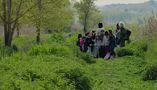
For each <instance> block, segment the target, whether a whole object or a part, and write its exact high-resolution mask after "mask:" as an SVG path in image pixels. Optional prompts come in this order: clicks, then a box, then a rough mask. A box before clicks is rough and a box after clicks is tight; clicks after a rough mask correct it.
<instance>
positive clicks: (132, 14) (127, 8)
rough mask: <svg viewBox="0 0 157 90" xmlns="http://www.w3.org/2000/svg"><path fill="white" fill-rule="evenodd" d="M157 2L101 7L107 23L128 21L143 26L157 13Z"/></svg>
mask: <svg viewBox="0 0 157 90" xmlns="http://www.w3.org/2000/svg"><path fill="white" fill-rule="evenodd" d="M156 8H157V1H148V2H145V3H140V4H112V5H107V6H104V7H101V8H100V9H101V11H102V13H103V17H104V20H105V21H106V22H111V23H112V22H118V21H126V22H128V23H129V22H130V23H139V24H143V22H144V18H145V17H147V16H150V15H152V12H154V13H156V12H157V9H156Z"/></svg>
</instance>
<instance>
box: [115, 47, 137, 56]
mask: <svg viewBox="0 0 157 90" xmlns="http://www.w3.org/2000/svg"><path fill="white" fill-rule="evenodd" d="M116 53H117V56H118V57H123V56H133V55H134V51H133V50H132V49H129V48H117V49H116Z"/></svg>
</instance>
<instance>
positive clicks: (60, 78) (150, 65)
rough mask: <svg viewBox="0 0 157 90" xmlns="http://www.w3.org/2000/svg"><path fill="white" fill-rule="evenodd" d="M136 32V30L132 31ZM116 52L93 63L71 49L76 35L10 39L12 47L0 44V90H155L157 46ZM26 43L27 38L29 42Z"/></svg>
mask: <svg viewBox="0 0 157 90" xmlns="http://www.w3.org/2000/svg"><path fill="white" fill-rule="evenodd" d="M133 28H134V31H133V32H135V31H137V30H136V29H138V28H137V27H133V26H132V29H133ZM138 36H139V34H137V33H133V35H132V37H131V39H132V42H131V44H128V45H127V46H126V47H125V48H117V49H116V52H117V55H118V57H116V58H114V59H111V60H104V59H94V58H93V57H92V56H91V55H89V54H85V53H81V52H80V51H79V49H78V48H77V46H76V40H77V34H76V35H72V36H68V37H67V33H66V34H65V33H52V34H43V35H42V37H41V38H42V40H41V41H42V42H41V44H40V45H37V44H36V42H35V40H34V38H33V36H20V37H15V38H14V40H13V46H12V48H6V47H3V44H2V43H3V40H2V38H1V39H0V43H1V49H0V57H1V58H0V89H1V90H156V89H157V81H156V79H157V73H156V72H157V68H156V64H157V61H156V58H157V56H156V54H157V49H156V48H155V46H156V45H157V44H156V43H155V42H154V41H153V40H152V41H151V42H154V43H152V44H150V43H149V42H148V41H147V39H145V37H143V38H138V39H136V40H135V39H134V38H135V37H138ZM28 38H29V39H28Z"/></svg>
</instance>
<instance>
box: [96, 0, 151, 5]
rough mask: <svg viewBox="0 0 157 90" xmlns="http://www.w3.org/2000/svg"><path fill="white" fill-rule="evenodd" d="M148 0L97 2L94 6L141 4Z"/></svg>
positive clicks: (100, 0)
mask: <svg viewBox="0 0 157 90" xmlns="http://www.w3.org/2000/svg"><path fill="white" fill-rule="evenodd" d="M146 1H149V0H97V1H96V5H98V6H103V5H109V4H118V3H120V4H128V3H142V2H146Z"/></svg>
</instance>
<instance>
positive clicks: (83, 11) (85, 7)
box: [75, 0, 97, 33]
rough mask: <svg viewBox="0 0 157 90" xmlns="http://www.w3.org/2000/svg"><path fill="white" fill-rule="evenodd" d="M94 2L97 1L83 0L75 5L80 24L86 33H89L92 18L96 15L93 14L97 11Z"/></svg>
mask: <svg viewBox="0 0 157 90" xmlns="http://www.w3.org/2000/svg"><path fill="white" fill-rule="evenodd" d="M94 2H95V0H81V1H80V2H78V3H76V4H75V7H76V8H77V10H78V14H79V19H80V22H81V23H82V24H83V26H84V29H83V30H84V33H86V32H87V31H88V27H89V20H90V17H91V16H92V14H94V13H95V12H94V13H93V11H97V9H96V6H95V4H94Z"/></svg>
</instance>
